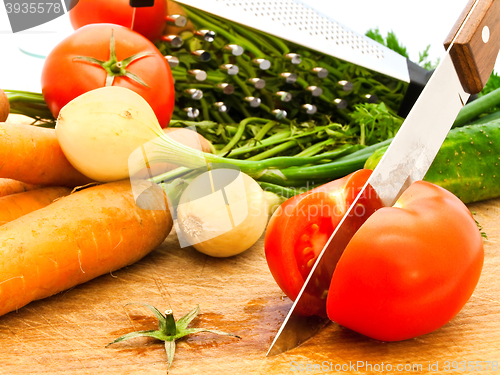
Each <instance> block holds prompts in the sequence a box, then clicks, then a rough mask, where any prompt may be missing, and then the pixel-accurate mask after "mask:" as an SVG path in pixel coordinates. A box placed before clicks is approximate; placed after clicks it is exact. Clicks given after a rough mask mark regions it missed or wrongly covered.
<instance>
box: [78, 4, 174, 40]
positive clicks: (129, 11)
mask: <svg viewBox="0 0 500 375" xmlns="http://www.w3.org/2000/svg"><path fill="white" fill-rule="evenodd" d="M166 15H167V2H166V1H165V0H155V2H154V5H153V6H152V7H142V8H135V16H134V8H132V7H131V6H130V4H129V0H79V1H78V3H77V4H76V5H75V6H74V7H73V8H72V9H71V10H70V11H69V19H70V20H71V25H72V26H73V29H75V30H76V29H79V28H80V27H82V26H85V25H88V24H91V23H114V24H117V25H122V26H125V27H128V28H131V29H132V30H134V31H137V32H138V33H139V34H142V35H144V36H145V37H146V38H148V39H149V40H151V41H153V42H154V41H156V40H158V39H160V38H161V36H162V34H163V29H164V27H165V16H166ZM132 20H133V24H132Z"/></svg>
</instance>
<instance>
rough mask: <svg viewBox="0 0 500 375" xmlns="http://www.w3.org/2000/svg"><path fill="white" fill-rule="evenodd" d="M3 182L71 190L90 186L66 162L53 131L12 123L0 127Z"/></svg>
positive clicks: (2, 124) (0, 156)
mask: <svg viewBox="0 0 500 375" xmlns="http://www.w3.org/2000/svg"><path fill="white" fill-rule="evenodd" d="M0 178H11V179H14V180H18V181H23V182H26V183H29V184H35V185H46V186H48V185H50V186H68V187H75V186H78V185H85V184H87V183H89V182H91V180H90V179H89V178H88V177H85V176H84V175H83V174H81V173H80V172H78V171H77V170H76V169H75V168H74V167H73V166H72V165H71V164H70V163H69V161H68V160H67V159H66V157H65V156H64V154H63V152H62V150H61V147H60V146H59V142H58V141H57V138H56V133H55V130H54V129H46V128H41V127H37V126H32V125H21V124H17V125H13V124H9V123H0Z"/></svg>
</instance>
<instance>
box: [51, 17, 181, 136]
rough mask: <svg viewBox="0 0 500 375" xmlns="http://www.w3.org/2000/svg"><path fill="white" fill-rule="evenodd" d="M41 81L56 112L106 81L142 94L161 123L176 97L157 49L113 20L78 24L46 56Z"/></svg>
mask: <svg viewBox="0 0 500 375" xmlns="http://www.w3.org/2000/svg"><path fill="white" fill-rule="evenodd" d="M41 83H42V94H43V97H44V99H45V101H46V102H47V105H48V106H49V108H50V110H51V112H52V114H53V115H54V117H56V118H57V116H58V114H59V111H60V110H61V108H62V107H64V106H65V105H66V104H67V103H68V102H70V101H71V100H73V99H74V98H76V97H77V96H80V95H81V94H83V93H85V92H87V91H90V90H94V89H96V88H99V87H103V86H109V85H113V86H122V87H126V88H128V89H131V90H133V91H135V92H136V93H138V94H139V95H141V96H142V97H143V98H144V99H145V100H146V101H147V102H148V103H149V105H150V106H151V108H152V109H153V111H154V112H155V114H156V117H157V118H158V122H159V123H160V125H161V126H162V127H166V126H168V123H169V122H170V118H171V116H172V112H173V108H174V102H175V91H174V80H173V77H172V73H171V71H170V67H169V66H168V63H167V61H166V60H165V58H164V57H163V55H162V54H161V53H160V51H158V49H157V48H156V47H155V45H154V44H153V43H152V42H151V41H149V40H148V39H146V38H145V37H143V36H142V35H140V34H139V33H136V32H135V31H132V30H130V29H128V28H126V27H123V26H119V25H113V24H91V25H87V26H83V27H81V28H80V29H78V30H76V31H75V32H74V33H73V34H71V35H70V36H68V37H67V38H66V39H64V40H63V41H61V42H60V43H59V44H58V45H57V46H56V47H55V48H54V49H53V50H52V51H51V52H50V54H49V55H48V56H47V58H46V60H45V63H44V66H43V69H42V79H41Z"/></svg>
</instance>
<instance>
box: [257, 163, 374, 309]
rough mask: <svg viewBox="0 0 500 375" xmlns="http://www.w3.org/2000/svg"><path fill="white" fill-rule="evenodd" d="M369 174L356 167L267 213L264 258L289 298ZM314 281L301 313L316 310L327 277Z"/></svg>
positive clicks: (294, 297)
mask: <svg viewBox="0 0 500 375" xmlns="http://www.w3.org/2000/svg"><path fill="white" fill-rule="evenodd" d="M370 174H371V171H369V170H360V171H357V172H354V173H352V174H350V175H349V176H346V177H344V178H342V179H338V180H335V181H332V182H329V183H327V184H325V185H322V186H320V187H318V188H315V189H313V190H311V191H308V192H306V193H303V194H300V195H298V196H295V197H292V198H290V199H289V200H287V201H286V202H284V203H283V204H282V205H281V206H280V207H279V208H278V210H276V212H275V213H274V215H273V216H272V217H271V220H270V221H269V224H268V227H267V230H266V235H265V240H264V247H265V253H266V259H267V263H268V266H269V269H270V271H271V274H272V275H273V277H274V279H275V280H276V282H277V284H278V286H279V287H280V288H281V290H282V291H283V292H284V293H285V294H286V295H287V296H288V297H289V298H290V299H292V300H295V299H296V298H297V295H298V293H299V292H300V289H301V288H302V286H303V285H304V282H305V280H306V278H307V276H308V274H309V272H310V271H311V268H312V267H313V265H314V263H315V261H316V259H317V257H318V255H319V253H320V252H321V251H322V250H323V247H324V246H325V245H326V243H327V241H328V239H329V238H330V236H331V235H332V233H333V231H334V230H335V228H336V227H337V226H338V224H339V223H340V221H341V220H342V217H343V215H344V214H345V212H346V211H347V209H348V208H349V206H350V205H352V203H353V201H354V199H355V198H356V196H357V194H358V193H359V191H360V190H361V188H362V187H363V186H364V184H365V183H366V181H367V180H368V177H369V176H370ZM360 203H361V204H363V202H360ZM364 203H365V204H366V203H367V202H364ZM367 214H368V213H367ZM317 285H318V288H317V291H316V292H315V293H314V294H315V296H311V302H310V303H308V305H309V306H310V309H309V310H308V311H304V312H303V313H304V314H308V315H310V314H312V313H317V312H318V310H317V309H316V306H314V305H315V304H316V305H317V304H318V302H317V301H316V299H317V298H320V299H321V298H324V296H325V295H326V292H327V291H328V287H329V285H330V279H329V278H328V279H325V278H324V276H323V278H322V279H321V280H318V282H317ZM315 301H316V302H315ZM323 304H324V303H323Z"/></svg>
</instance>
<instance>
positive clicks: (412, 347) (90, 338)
mask: <svg viewBox="0 0 500 375" xmlns="http://www.w3.org/2000/svg"><path fill="white" fill-rule="evenodd" d="M469 207H470V209H471V211H473V212H475V218H476V220H477V221H478V222H479V223H480V224H481V225H482V226H483V228H484V231H485V232H486V234H487V235H488V239H487V240H485V241H484V244H485V255H486V257H485V264H484V269H483V273H482V276H481V279H480V282H479V285H478V287H477V289H476V291H475V293H474V295H473V296H472V298H471V299H470V301H469V302H468V303H467V305H466V306H465V307H464V309H463V310H462V311H461V312H460V313H459V314H458V315H457V316H456V317H455V318H454V319H453V320H452V321H451V322H449V323H448V324H447V325H445V326H444V327H442V328H441V329H439V330H437V331H435V332H433V333H430V334H427V335H424V336H421V337H418V338H415V339H412V340H407V341H403V342H396V343H384V342H378V341H374V340H371V339H368V338H366V337H364V336H361V335H359V334H356V333H354V332H352V331H350V330H348V329H345V328H343V327H340V326H338V325H337V324H334V323H330V324H329V325H328V326H327V327H326V328H325V329H324V330H322V331H321V332H320V333H319V334H317V335H316V336H315V337H313V338H312V339H311V340H309V341H308V342H306V343H305V344H303V345H302V346H300V347H299V348H296V349H294V350H291V351H289V352H287V353H284V354H282V355H279V356H275V357H271V358H266V356H265V354H266V352H267V350H268V348H269V345H270V344H271V341H272V339H273V337H274V335H275V334H276V331H277V330H278V328H279V326H280V324H281V323H282V321H283V319H284V316H285V315H286V313H287V311H288V309H289V308H290V306H291V302H290V300H288V298H286V297H285V296H284V295H283V294H282V292H281V291H280V289H279V288H278V287H277V286H276V284H275V282H274V280H273V278H272V276H271V274H270V273H269V271H268V268H267V264H266V260H265V256H264V249H263V245H262V241H260V242H258V243H257V244H256V245H255V246H254V247H253V248H251V249H249V250H248V251H246V252H244V253H242V254H240V255H238V256H235V257H231V258H225V259H216V258H211V257H208V256H206V255H203V254H200V253H198V252H197V251H195V250H194V249H192V248H184V249H181V248H180V247H179V244H178V242H177V239H176V235H175V233H171V234H170V236H169V237H168V238H167V239H166V241H165V242H164V243H163V244H162V245H161V246H160V247H159V248H158V249H156V250H155V251H153V252H152V253H151V254H150V255H148V256H146V257H145V258H144V259H143V260H141V261H139V262H138V263H136V264H135V265H133V266H130V267H128V268H125V269H122V270H120V271H117V272H115V273H113V274H108V275H105V276H101V277H99V278H97V279H95V280H93V281H90V282H88V283H86V284H83V285H80V286H78V287H75V288H73V289H71V290H69V291H66V292H63V293H60V294H58V295H55V296H53V297H50V298H47V299H45V300H42V301H37V302H33V303H31V304H29V305H28V306H26V307H24V308H22V309H20V310H19V311H17V312H12V313H9V314H7V315H4V316H2V317H0V374H166V373H167V366H166V354H165V350H164V346H163V345H162V343H161V342H159V341H155V340H153V339H149V338H137V339H133V340H130V341H124V342H121V343H117V344H114V345H112V346H110V347H107V348H106V347H105V346H106V344H107V343H109V342H110V341H112V340H114V339H115V338H117V337H118V336H120V335H122V334H125V333H127V332H131V331H135V330H146V329H155V328H156V320H155V318H153V316H152V314H151V313H150V312H149V310H147V309H145V308H143V307H140V306H124V305H125V304H127V303H129V302H146V303H150V304H152V305H154V306H156V307H158V308H159V309H160V310H161V311H164V310H166V309H169V308H171V309H172V310H173V311H174V315H175V316H176V318H179V317H181V316H182V315H183V314H184V313H186V312H188V311H189V310H190V309H191V308H193V307H194V306H195V305H197V304H199V305H200V308H201V314H200V315H199V317H198V318H196V319H195V320H194V321H193V323H192V326H193V327H201V326H203V327H210V328H218V329H220V330H223V331H227V332H232V333H234V334H237V335H240V336H241V339H236V338H232V337H225V336H216V335H214V334H207V333H201V334H198V335H196V336H189V337H187V338H186V339H183V340H180V341H178V345H177V351H176V355H175V360H174V363H173V365H172V367H171V368H170V370H169V373H170V374H173V375H175V374H179V375H180V374H190V375H191V374H207V373H210V374H292V373H297V372H299V371H294V370H299V369H302V370H303V371H301V372H300V373H307V374H312V373H360V374H372V373H377V374H380V373H399V374H401V373H406V374H408V373H412V374H426V373H433V374H435V373H464V372H463V371H455V372H450V371H445V366H446V361H500V324H499V320H500V302H499V296H500V227H499V226H500V200H493V201H487V202H482V203H478V204H473V205H470V206H469ZM358 361H359V363H358ZM361 363H362V364H365V363H366V364H368V366H363V367H361V366H360V367H359V368H358V369H357V370H358V371H357V372H356V371H352V369H353V367H352V366H353V365H357V364H361ZM382 363H383V366H384V367H383V369H384V371H381V367H380V366H382ZM315 364H316V365H323V367H322V368H321V369H317V371H305V370H306V369H308V367H306V366H307V365H309V366H312V365H315ZM430 364H431V365H433V367H432V368H431V370H430V369H429V365H430ZM451 364H452V362H450V365H451ZM299 365H300V366H302V367H300V368H299V367H298V366H299ZM335 365H337V369H339V366H342V365H343V366H344V369H346V370H348V367H347V366H349V365H351V368H350V369H351V371H345V372H342V371H335ZM369 365H371V366H372V367H371V371H370V366H369ZM389 365H390V366H392V367H393V371H386V370H387V369H388V368H389V367H388V366H389ZM398 365H399V366H400V367H399V368H400V369H404V367H401V366H405V365H406V370H405V371H396V370H397V366H398ZM436 365H437V366H438V367H437V368H436ZM377 366H379V367H377ZM412 366H414V367H413V370H412V371H410V370H409V369H410V368H411V367H412ZM482 366H485V362H483V363H482ZM377 368H378V369H379V370H378V371H377ZM436 370H438V371H436ZM474 373H483V374H493V373H496V372H495V371H493V370H492V369H491V367H490V369H489V370H487V371H485V370H484V369H483V371H481V372H478V371H476V372H474Z"/></svg>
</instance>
